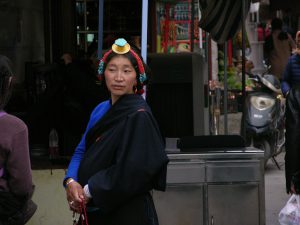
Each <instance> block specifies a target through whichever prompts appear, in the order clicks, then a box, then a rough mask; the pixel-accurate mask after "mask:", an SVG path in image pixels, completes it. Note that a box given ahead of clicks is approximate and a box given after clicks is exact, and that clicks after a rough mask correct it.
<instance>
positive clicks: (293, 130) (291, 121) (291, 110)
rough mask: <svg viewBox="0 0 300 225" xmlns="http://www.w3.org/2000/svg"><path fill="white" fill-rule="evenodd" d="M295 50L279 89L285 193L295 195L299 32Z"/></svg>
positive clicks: (299, 156) (299, 149)
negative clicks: (282, 98) (283, 106)
mask: <svg viewBox="0 0 300 225" xmlns="http://www.w3.org/2000/svg"><path fill="white" fill-rule="evenodd" d="M296 44H297V49H296V50H295V52H294V54H293V55H292V56H291V57H290V58H289V60H288V63H287V66H286V68H285V71H284V73H283V80H282V83H281V89H282V92H283V94H284V95H285V97H286V122H285V124H286V134H285V136H286V142H285V150H286V154H285V177H286V189H287V193H295V189H294V187H293V185H292V183H291V180H292V177H293V175H294V174H295V173H296V172H298V171H300V31H298V32H297V34H296Z"/></svg>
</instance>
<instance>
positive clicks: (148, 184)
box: [64, 39, 168, 225]
mask: <svg viewBox="0 0 300 225" xmlns="http://www.w3.org/2000/svg"><path fill="white" fill-rule="evenodd" d="M145 67H146V65H145V64H144V63H143V61H142V58H141V56H139V54H138V51H137V50H135V49H133V47H132V46H130V45H129V44H128V43H127V42H126V40H125V39H117V40H116V41H115V43H114V44H113V45H112V48H111V49H110V50H109V51H108V52H107V53H105V54H104V56H103V59H102V60H101V61H100V64H99V71H98V72H99V76H100V80H102V83H103V84H106V86H107V88H108V90H109V92H110V99H109V100H107V101H104V102H102V103H100V104H99V105H98V106H97V107H96V108H95V109H94V111H93V112H92V114H91V117H90V121H89V123H88V126H87V129H86V132H85V134H84V136H83V138H82V140H81V142H80V143H79V145H78V146H77V148H76V150H75V153H74V155H73V157H72V159H71V162H70V165H69V168H68V171H67V174H66V177H65V179H64V185H65V188H66V193H67V200H68V202H69V206H70V208H71V209H72V210H74V211H76V212H78V211H80V209H81V208H82V204H86V205H87V212H88V214H87V215H88V222H89V224H90V225H94V224H101V225H120V224H123V225H125V224H128V225H157V224H158V218H157V215H156V211H155V206H154V203H153V200H152V196H151V194H150V191H151V190H152V189H156V190H161V191H163V190H165V186H166V168H167V163H168V158H167V155H166V152H165V143H164V139H163V137H162V135H161V133H160V131H159V128H158V125H157V123H156V121H155V119H154V117H153V115H152V113H151V110H150V108H149V106H148V105H147V103H146V101H145V100H144V98H143V97H142V96H141V94H142V93H143V86H144V85H145V84H146V83H147V81H148V79H149V77H147V75H146V73H145Z"/></svg>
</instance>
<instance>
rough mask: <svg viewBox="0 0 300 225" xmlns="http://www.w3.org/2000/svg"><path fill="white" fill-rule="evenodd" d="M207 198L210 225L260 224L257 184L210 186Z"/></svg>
mask: <svg viewBox="0 0 300 225" xmlns="http://www.w3.org/2000/svg"><path fill="white" fill-rule="evenodd" d="M207 197H208V201H207V208H208V219H207V221H208V224H209V225H228V224H230V225H241V224H243V225H257V224H260V223H259V208H260V205H259V190H258V186H257V184H255V183H253V184H224V185H221V184H215V185H208V187H207Z"/></svg>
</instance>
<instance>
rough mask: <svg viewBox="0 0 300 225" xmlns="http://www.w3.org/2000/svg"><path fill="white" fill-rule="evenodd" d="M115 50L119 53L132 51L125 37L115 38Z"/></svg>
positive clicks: (113, 46)
mask: <svg viewBox="0 0 300 225" xmlns="http://www.w3.org/2000/svg"><path fill="white" fill-rule="evenodd" d="M111 48H112V50H113V52H115V53H117V54H125V53H127V52H129V51H130V45H129V44H128V43H127V41H126V40H125V39H124V38H119V39H117V40H115V43H114V44H113V45H112V47H111Z"/></svg>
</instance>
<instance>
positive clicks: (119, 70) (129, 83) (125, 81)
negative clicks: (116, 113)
mask: <svg viewBox="0 0 300 225" xmlns="http://www.w3.org/2000/svg"><path fill="white" fill-rule="evenodd" d="M136 75H137V74H136V71H135V69H134V67H133V65H132V64H131V62H130V61H129V59H127V58H126V57H125V56H122V55H117V56H115V57H113V58H112V59H111V60H110V61H109V62H108V64H107V66H106V68H105V71H104V76H105V81H106V86H107V88H108V90H109V91H110V94H111V99H112V104H114V103H115V102H116V101H117V100H118V99H119V97H120V96H122V95H125V94H133V87H134V86H136V84H137V81H136Z"/></svg>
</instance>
